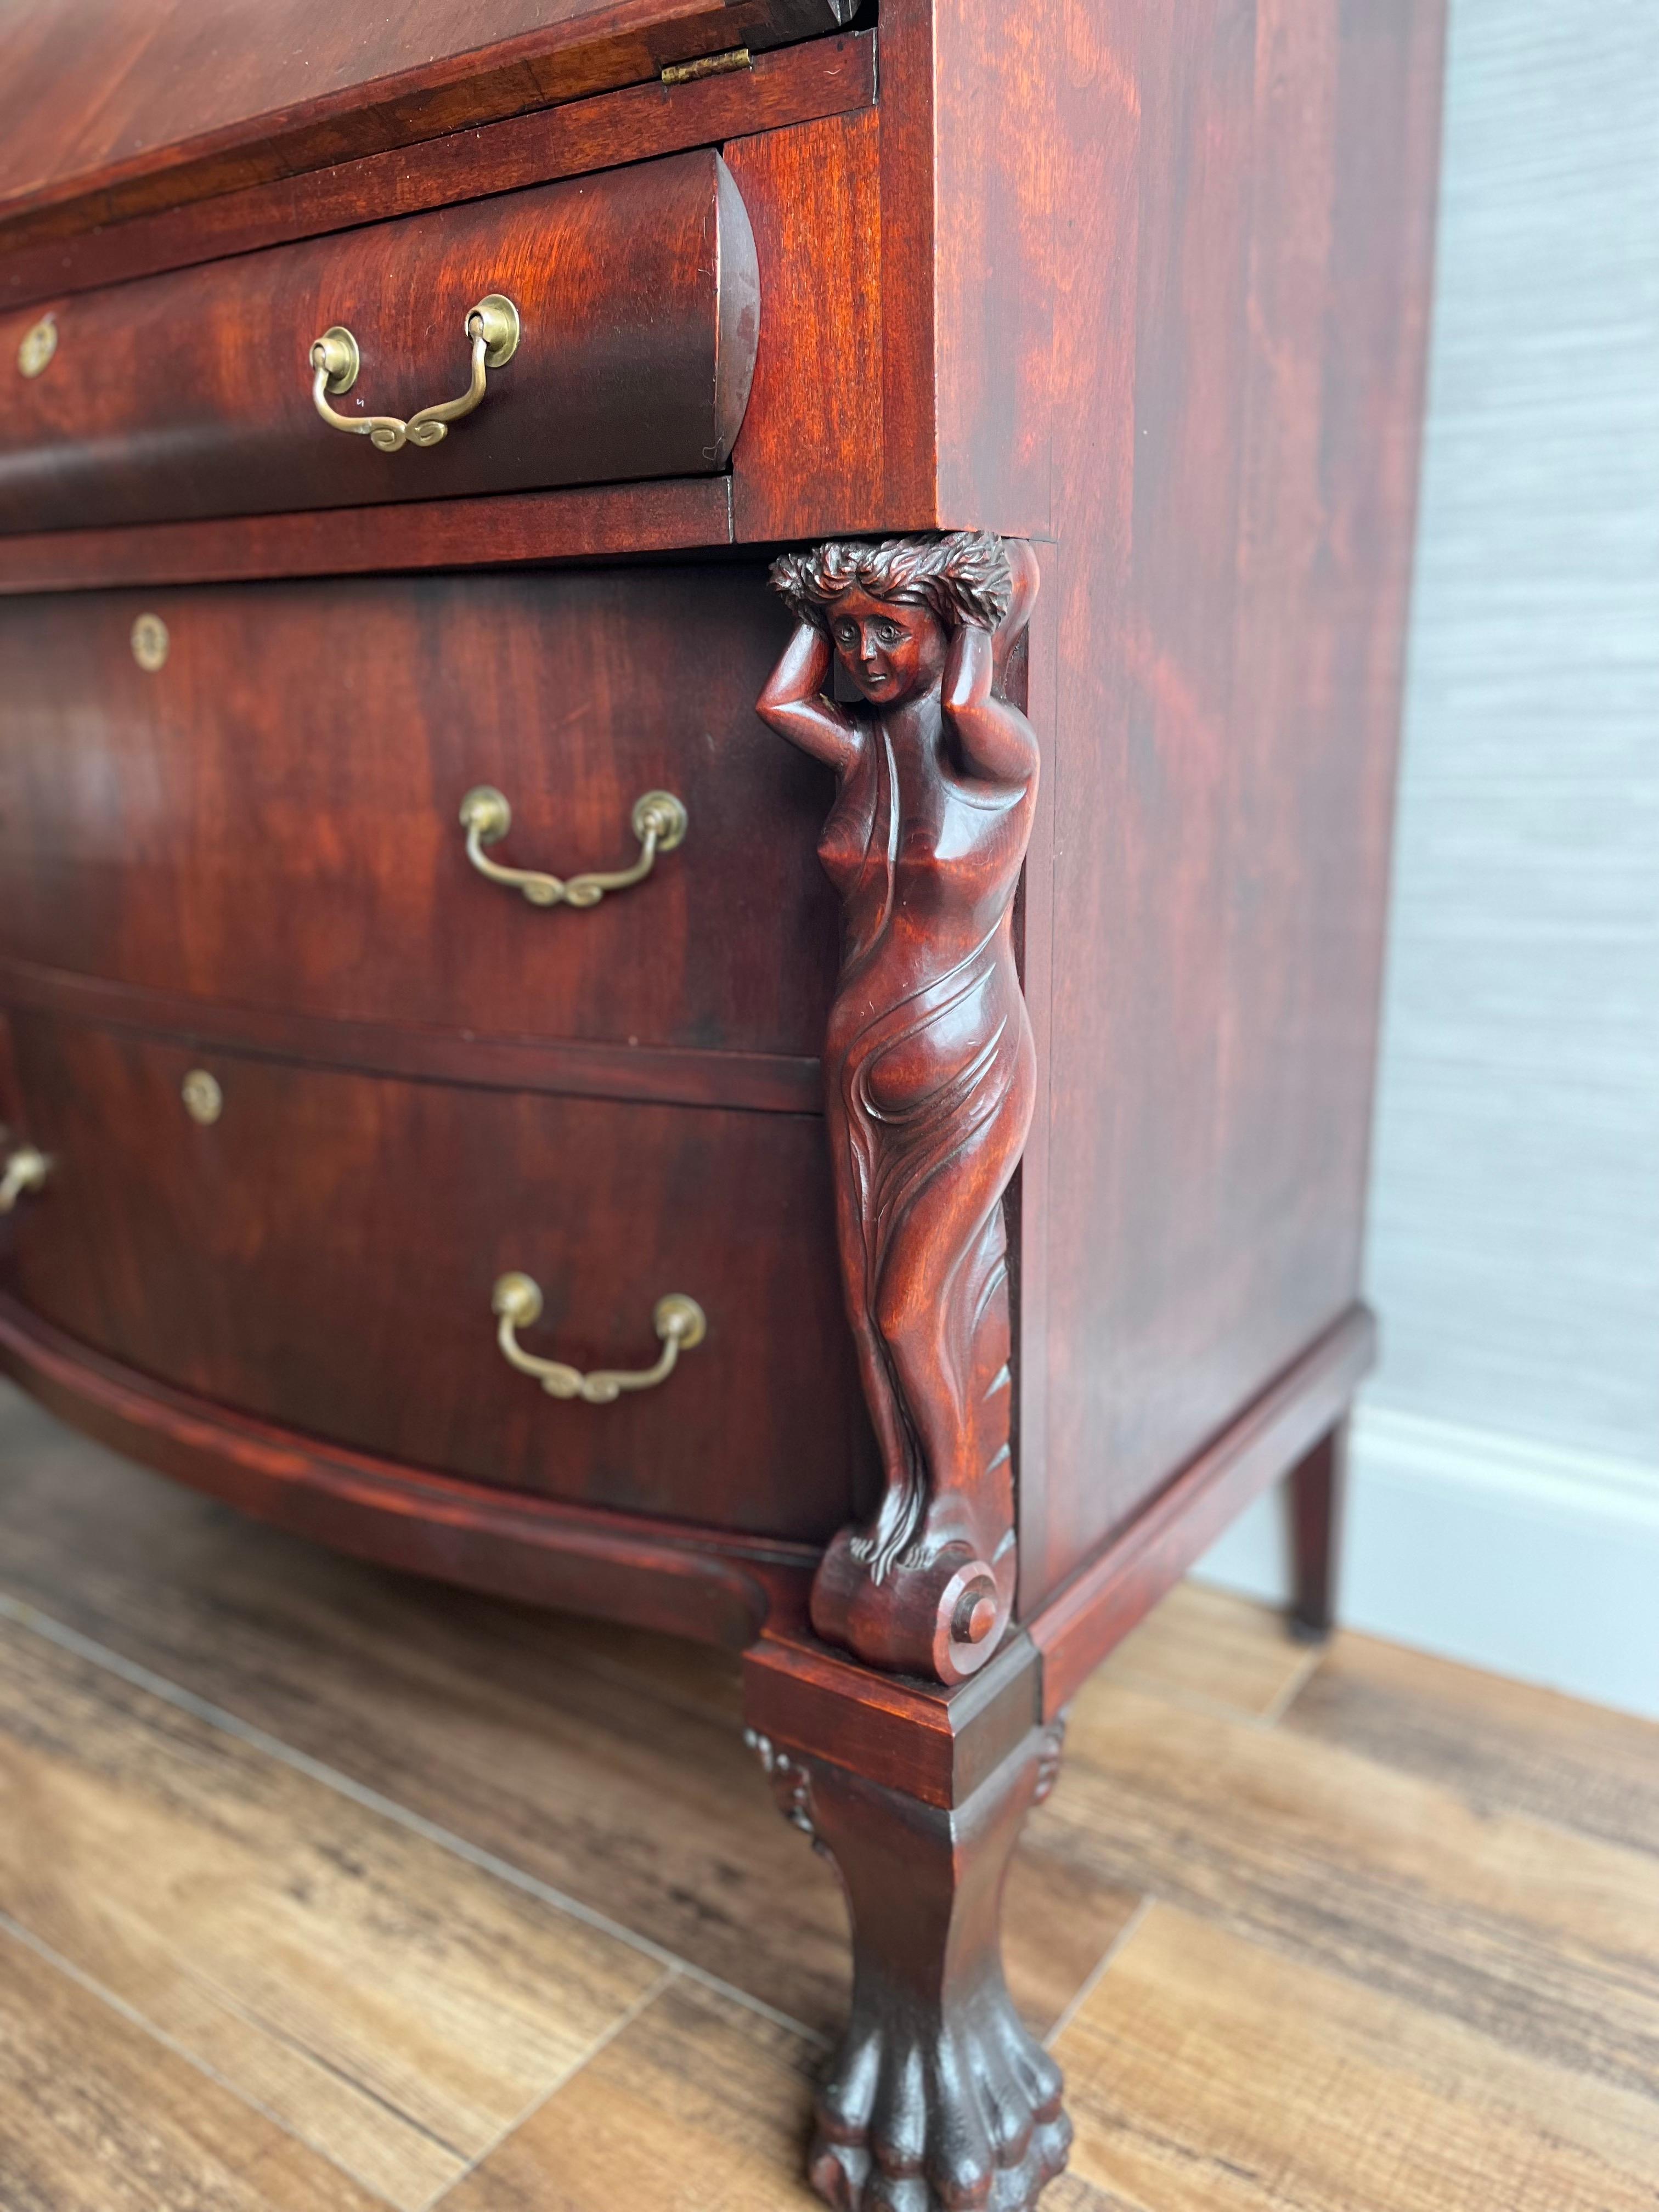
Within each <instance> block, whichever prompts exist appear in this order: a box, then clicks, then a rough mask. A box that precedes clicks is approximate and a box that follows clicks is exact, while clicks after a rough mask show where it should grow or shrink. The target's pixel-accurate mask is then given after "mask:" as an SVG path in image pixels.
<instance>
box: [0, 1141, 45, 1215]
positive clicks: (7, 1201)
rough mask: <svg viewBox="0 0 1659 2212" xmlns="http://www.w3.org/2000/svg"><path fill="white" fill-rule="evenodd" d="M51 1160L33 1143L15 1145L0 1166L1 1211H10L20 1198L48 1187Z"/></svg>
mask: <svg viewBox="0 0 1659 2212" xmlns="http://www.w3.org/2000/svg"><path fill="white" fill-rule="evenodd" d="M51 1168H52V1163H51V1161H50V1160H49V1159H48V1158H46V1154H45V1153H44V1152H40V1151H37V1149H36V1148H35V1146H33V1145H15V1146H13V1147H12V1149H11V1150H10V1151H9V1152H7V1153H6V1154H5V1156H4V1164H3V1166H0V1213H9V1212H11V1210H12V1208H13V1207H14V1206H15V1205H16V1203H17V1201H18V1200H19V1199H20V1198H24V1197H27V1196H28V1195H30V1194H32V1193H33V1192H35V1191H37V1190H44V1189H45V1188H46V1176H47V1175H48V1174H49V1173H50V1171H51Z"/></svg>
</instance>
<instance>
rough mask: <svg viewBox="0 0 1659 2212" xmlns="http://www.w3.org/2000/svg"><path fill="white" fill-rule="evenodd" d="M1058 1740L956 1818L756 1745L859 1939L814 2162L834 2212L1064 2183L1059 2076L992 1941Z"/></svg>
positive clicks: (848, 1774) (1034, 1746)
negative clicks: (1018, 2005)
mask: <svg viewBox="0 0 1659 2212" xmlns="http://www.w3.org/2000/svg"><path fill="white" fill-rule="evenodd" d="M1061 1735H1062V1731H1061V1729H1060V1727H1059V1725H1058V1724H1053V1725H1051V1726H1050V1727H1048V1728H1047V1729H1033V1730H1032V1732H1031V1733H1030V1735H1028V1736H1027V1737H1025V1739H1024V1741H1022V1742H1021V1743H1020V1744H1018V1746H1017V1747H1015V1749H1014V1750H1013V1751H1012V1752H1011V1753H1010V1754H1009V1756H1008V1757H1007V1759H1006V1760H1005V1761H1004V1762H1003V1764H1002V1765H1000V1767H999V1768H998V1769H997V1770H996V1771H995V1772H994V1773H992V1774H990V1775H987V1777H986V1778H985V1779H984V1781H982V1782H981V1783H980V1784H978V1786H977V1788H975V1790H971V1791H970V1792H969V1794H968V1795H967V1796H964V1797H963V1798H962V1799H961V1801H960V1802H958V1803H957V1804H955V1805H953V1806H951V1807H949V1808H937V1807H933V1806H926V1807H923V1806H919V1805H918V1804H917V1803H916V1802H915V1800H914V1799H913V1798H910V1797H908V1796H906V1795H905V1794H904V1793H903V1792H902V1791H899V1790H890V1789H887V1788H884V1786H883V1785H882V1784H880V1783H878V1782H873V1781H871V1780H869V1779H867V1778H866V1777H864V1776H863V1775H860V1774H858V1773H856V1772H852V1771H848V1769H847V1768H846V1767H844V1766H840V1765H834V1764H832V1763H830V1762H829V1761H828V1760H825V1759H812V1758H805V1757H802V1756H799V1754H797V1753H794V1752H793V1751H790V1750H788V1749H786V1748H785V1747H782V1746H781V1745H778V1744H775V1743H774V1742H773V1741H771V1739H770V1738H769V1737H767V1736H764V1735H757V1734H756V1735H751V1741H753V1743H754V1745H755V1748H756V1750H757V1753H759V1755H760V1758H761V1760H762V1762H763V1765H764V1766H765V1769H766V1772H767V1776H768V1778H769V1781H770V1783H771V1784H772V1790H773V1794H774V1796H775V1797H776V1799H777V1801H778V1809H779V1810H780V1811H781V1813H782V1814H783V1815H784V1817H785V1819H786V1820H788V1821H790V1822H791V1824H792V1825H793V1826H795V1827H797V1828H799V1829H800V1830H801V1831H802V1832H804V1833H805V1835H806V1836H808V1837H809V1838H811V1841H812V1843H813V1844H814V1846H815V1847H816V1848H817V1850H820V1851H823V1853H824V1854H825V1855H826V1856H827V1857H829V1858H831V1859H833V1860H834V1862H835V1863H836V1868H837V1869H838V1870H839V1872H840V1875H841V1878H842V1887H843V1888H844V1889H845V1891H846V1893H847V1905H848V1913H849V1915H850V1917H851V1918H852V1922H853V1925H854V1929H855V1930H856V1931H857V1935H858V1939H859V1940H858V1948H857V1952H856V1970H855V1973H854V1984H853V2008H852V2017H851V2019H850V2020H849V2021H848V2026H847V2032H846V2034H845V2036H844V2038H843V2039H842V2045H841V2048H840V2049H839V2051H837V2052H836V2055H835V2057H834V2058H833V2059H832V2061H831V2062H830V2064H829V2068H828V2069H827V2071H826V2073H825V2075H824V2078H823V2083H822V2085H821V2087H820V2088H819V2091H818V2096H817V2109H816V2125H815V2128H814V2132H813V2136H812V2142H811V2149H810V2151H809V2153H808V2155H807V2172H808V2175H809V2177H810V2179H811V2183H812V2185H813V2187H814V2188H815V2189H816V2190H817V2192H818V2194H819V2196H820V2197H823V2199H824V2200H825V2202H826V2203H829V2204H831V2205H845V2204H864V2203H867V2204H870V2205H872V2206H878V2205H880V2206H886V2205H900V2204H903V2203H905V2202H906V2201H907V2199H908V2200H909V2201H910V2202H912V2203H933V2204H940V2205H975V2204H989V2203H992V2202H993V2201H994V2199H993V2194H992V2192H993V2191H995V2192H996V2193H997V2198H998V2199H1000V2202H1002V2203H1014V2204H1018V2203H1029V2202H1030V2201H1031V2200H1032V2199H1033V2198H1035V2197H1036V2195H1037V2193H1038V2191H1040V2190H1041V2189H1042V2187H1043V2185H1044V2184H1045V2183H1047V2182H1048V2181H1050V2180H1052V2179H1053V2178H1054V2175H1055V2174H1057V2173H1058V2172H1060V2170H1061V2169H1062V2167H1063V2166H1065V2164H1066V2151H1067V2149H1068V2148H1069V2147H1070V2144H1071V2140H1072V2124H1071V2122H1070V2120H1069V2119H1068V2118H1066V2112H1065V2109H1064V2107H1063V2106H1062V2104H1061V2102H1060V2094H1061V2081H1060V2069H1059V2068H1058V2067H1057V2066H1056V2065H1055V2064H1054V2061H1053V2059H1052V2058H1050V2057H1049V2056H1048V2053H1047V2051H1044V2050H1043V2048H1042V2045H1041V2044H1039V2043H1038V2042H1037V2040H1036V2038H1035V2036H1033V2035H1032V2034H1031V2033H1030V2030H1029V2029H1028V2028H1027V2027H1026V2026H1025V2024H1024V2021H1022V2020H1021V2019H1020V2017H1019V2015H1018V2013H1017V2012H1016V2011H1015V2009H1014V2007H1013V2003H1012V2000H1011V1999H1010V1997H1009V1995H1008V1990H1007V1987H1006V1984H1005V1983H1004V1981H1003V1978H1002V1960H1001V1955H1000V1935H999V1916H1000V1911H1001V1904H1002V1883H1003V1877H1004V1875H1005V1874H1006V1870H1007V1865H1008V1861H1009V1859H1010V1857H1012V1853H1013V1849H1014V1845H1015V1844H1016V1842H1017V1841H1018V1837H1019V1830H1020V1824H1021V1822H1022V1821H1023V1820H1024V1818H1025V1815H1026V1814H1027V1812H1028V1811H1029V1810H1030V1807H1031V1806H1032V1805H1033V1804H1034V1803H1038V1802H1041V1801H1042V1799H1043V1798H1044V1797H1046V1796H1048V1792H1049V1790H1051V1789H1052V1788H1053V1787H1054V1776H1055V1772H1056V1771H1057V1769H1058V1766H1059V1761H1060V1741H1061ZM966 2083H971V2084H972V2093H971V2094H969V2095H966V2096H964V2095H963V2085H964V2084H966ZM923 2191H925V2192H926V2194H925V2195H923V2194H922V2193H921V2192H923Z"/></svg>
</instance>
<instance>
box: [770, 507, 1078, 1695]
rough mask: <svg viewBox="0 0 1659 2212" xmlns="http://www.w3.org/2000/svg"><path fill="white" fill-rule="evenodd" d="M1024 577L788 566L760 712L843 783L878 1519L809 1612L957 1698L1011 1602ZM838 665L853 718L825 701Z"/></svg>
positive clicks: (841, 835) (850, 1290)
mask: <svg viewBox="0 0 1659 2212" xmlns="http://www.w3.org/2000/svg"><path fill="white" fill-rule="evenodd" d="M1036 577H1037V571H1036V559H1035V556H1033V555H1032V554H1031V553H1030V550H1029V548H1027V547H1024V546H1018V547H1017V548H1016V549H1015V558H1014V560H1013V562H1012V563H1011V560H1010V555H1009V553H1008V551H1007V550H1006V549H1005V548H1004V547H1003V545H1002V544H1001V543H1000V541H999V540H997V539H995V538H988V537H985V536H978V537H975V536H969V535H963V536H959V537H956V538H944V539H942V540H939V541H937V542H934V541H929V540H926V539H903V538H898V539H894V540H892V541H891V542H890V543H889V544H885V545H881V546H877V547H875V548H873V549H871V548H866V547H862V546H857V545H828V546H823V547H820V548H819V549H818V550H817V552H816V553H812V554H805V555H795V556H786V557H785V558H784V559H783V560H781V561H780V562H778V563H777V565H776V567H775V569H774V570H773V580H774V581H775V584H776V586H777V588H778V590H779V592H780V593H781V596H782V598H783V599H784V600H785V602H786V603H787V605H788V607H789V609H790V611H791V612H792V613H793V615H794V617H795V619H796V629H795V635H794V636H793V639H792V640H791V641H790V643H789V646H788V648H787V651H786V652H785V653H784V656H783V659H781V661H780V662H779V664H778V665H777V668H776V669H775V671H774V672H773V675H772V677H771V679H770V681H769V683H768V684H767V687H766V690H765V691H764V692H763V695H762V696H761V702H760V712H761V714H762V715H763V717H764V719H765V720H767V721H768V722H769V723H770V724H771V725H772V726H773V728H774V729H775V730H776V731H777V732H778V734H779V736H780V737H782V738H787V739H788V741H789V742H790V743H791V744H794V745H798V746H799V748H800V750H802V751H803V752H805V753H807V754H809V755H810V756H811V757H812V758H813V759H815V760H818V761H821V762H822V763H823V764H824V766H825V767H827V768H829V769H833V770H834V771H835V775H836V786H837V796H836V805H835V807H834V810H833V811H832V812H831V814H830V817H829V822H828V823H827V824H826V826H825V829H824V832H823V838H822V840H821V842H820V843H819V846H818V856H819V858H820V860H822V861H823V866H824V869H825V871H826V872H827V873H828V875H829V878H830V880H831V882H832V883H834V884H835V885H836V890H838V891H839V892H840V894H841V897H842V964H841V975H840V978H839V980H838V981H837V983H836V999H835V1004H834V1006H832V1008H831V1009H830V1014H829V1031H828V1036H827V1039H826V1042H825V1048H824V1070H823V1072H824V1112H825V1115H826V1117H827V1120H828V1124H829V1149H830V1157H831V1159H832V1160H833V1162H834V1164H835V1173H836V1213H837V1221H838V1231H839V1240H840V1244H841V1266H842V1282H843V1285H844V1286H845V1290H846V1297H847V1312H848V1320H849V1322H851V1324H852V1328H853V1339H854V1343H855V1344H856V1345H857V1346H858V1352H859V1371H860V1376H861V1378H862V1380H863V1383H864V1393H865V1396H866V1399H867V1400H868V1401H869V1406H870V1412H871V1417H872V1419H873V1421H874V1423H875V1429H876V1434H877V1437H878V1439H879V1441H880V1445H881V1453H882V1460H883V1465H884V1492H883V1496H882V1501H881V1504H880V1507H879V1509H878V1511H877V1514H876V1516H875V1518H874V1520H873V1521H872V1522H871V1523H870V1525H869V1526H868V1527H867V1528H861V1529H854V1528H846V1529H843V1530H842V1531H841V1533H840V1534H838V1535H837V1536H836V1540H835V1541H834V1542H833V1543H832V1544H831V1545H830V1547H829V1550H828V1552H827V1553H825V1554H824V1559H823V1565H822V1566H821V1567H820V1568H819V1570H818V1574H817V1582H816V1583H815V1584H814V1585H813V1591H812V1622H813V1626H815V1627H816V1628H817V1631H818V1632H819V1634H820V1635H822V1636H823V1637H825V1638H828V1639H829V1641H830V1642H831V1643H836V1644H848V1645H850V1646H851V1648H852V1649H853V1650H855V1651H856V1652H858V1653H859V1654H860V1656H861V1657H863V1658H866V1659H868V1660H871V1661H872V1662H873V1663H874V1664H876V1665H878V1666H884V1667H890V1668H896V1669H897V1670H899V1671H901V1672H903V1673H906V1674H926V1675H931V1676H933V1678H934V1679H935V1680H939V1681H944V1682H957V1681H961V1680H964V1679H965V1678H966V1677H967V1676H968V1675H969V1674H974V1673H975V1672H976V1671H977V1670H978V1668H980V1667H981V1666H983V1664H984V1663H985V1662H986V1660H987V1659H988V1658H989V1657H990V1656H991V1654H992V1653H993V1652H994V1650H995V1649H996V1647H997V1644H998V1643H999V1642H1000V1639H1001V1637H1002V1634H1003V1632H1004V1630H1005V1629H1006V1626H1007V1624H1008V1620H1009V1617H1010V1613H1011V1610H1012V1604H1013V1596H1014V1578H1015V1571H1016V1565H1017V1562H1016V1558H1015V1547H1014V1527H1013V1482H1012V1474H1011V1467H1010V1451H1009V1427H1010V1423H1009V1404H1010V1396H1011V1393H1012V1373H1011V1371H1010V1368H1009V1364H1008V1361H1009V1353H1010V1350H1011V1343H1010V1336H1009V1318H1008V1258H1007V1252H1008V1238H1007V1228H1006V1221H1005V1219H1004V1215H1003V1206H1002V1201H1003V1194H1004V1193H1005V1192H1006V1189H1007V1188H1008V1184H1009V1182H1010V1181H1011V1180H1012V1176H1013V1173H1014V1170H1015V1168H1016V1167H1017V1165H1018V1161H1019V1155H1020V1151H1021V1148H1022V1147H1023V1146H1024V1141H1025V1133H1026V1131H1027V1130H1028V1128H1029V1127H1030V1121H1031V1111H1032V1106H1033V1103H1034V1094H1035V1091H1036V1050H1035V1048H1034V1045H1033V1043H1032V1038H1031V1024H1030V1020H1029V1018H1027V1015H1026V1012H1025V1000H1024V996H1023V995H1022V994H1021V990H1020V982H1019V975H1018V969H1017V967H1016V965H1015V961H1014V947H1013V930H1012V919H1013V898H1014V891H1015V889H1016V886H1017V885H1018V881H1019V874H1020V870H1021V867H1022V866H1023V865H1024V859H1025V847H1026V842H1027V840H1028V839H1029V837H1030V823H1031V814H1032V810H1033V808H1034V807H1035V805H1036V788H1037V748H1036V738H1035V737H1034V736H1033V734H1032V732H1031V726H1030V723H1029V722H1027V720H1025V718H1024V715H1023V714H1021V713H1020V711H1019V709H1018V708H1017V707H1015V706H1013V705H1012V704H1010V703H1009V702H1007V701H1006V699H1004V698H1002V697H1000V696H999V692H1000V688H1001V686H1002V684H1003V682H1004V678H1005V676H1006V666H1007V660H1008V655H1009V653H1011V651H1012V648H1013V646H1014V644H1015V643H1016V641H1018V639H1019V638H1020V637H1021V636H1022V635H1024V629H1025V625H1026V623H1027V621H1028V619H1029V618H1030V607H1031V600H1032V598H1033V595H1034V593H1035V591H1036ZM832 665H833V666H834V667H835V669H836V672H837V674H838V676H839V677H840V678H842V680H843V681H844V683H845V684H846V685H847V687H848V690H850V692H851V693H852V694H853V696H854V697H861V698H862V700H863V702H864V707H863V708H862V709H849V708H846V707H843V706H841V705H839V704H837V703H836V702H835V701H834V700H833V699H832V698H830V697H829V696H826V693H827V687H828V684H829V674H830V670H831V667H832Z"/></svg>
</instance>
